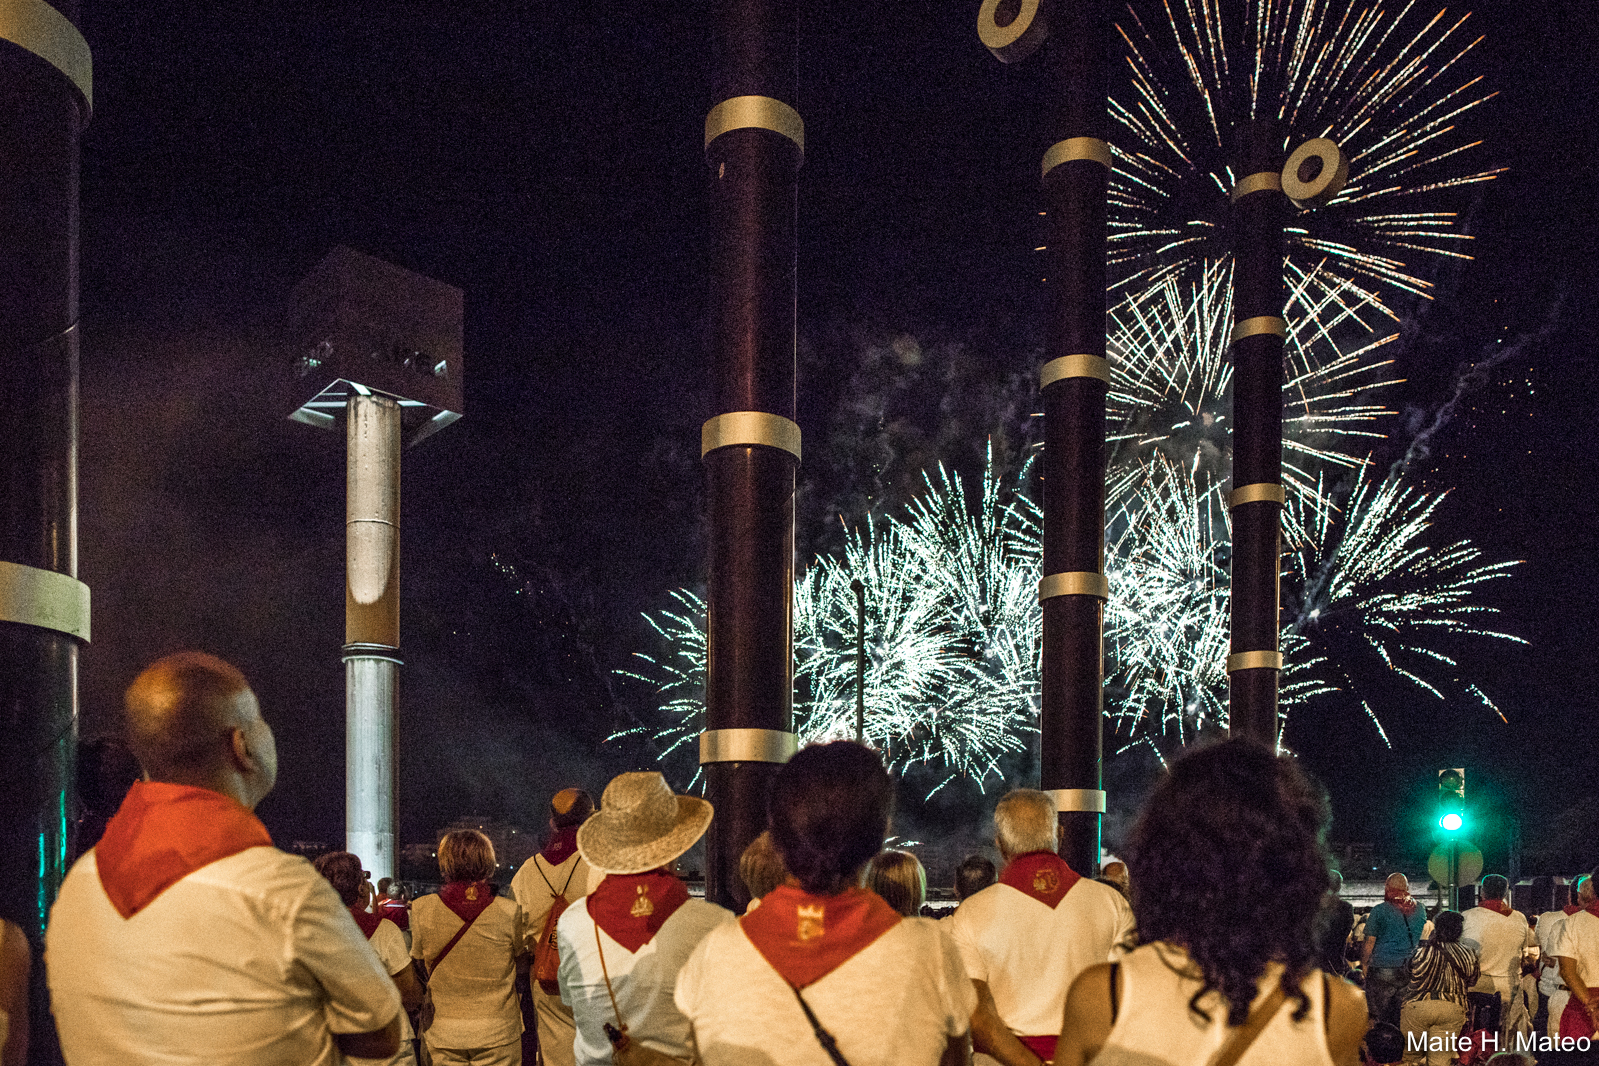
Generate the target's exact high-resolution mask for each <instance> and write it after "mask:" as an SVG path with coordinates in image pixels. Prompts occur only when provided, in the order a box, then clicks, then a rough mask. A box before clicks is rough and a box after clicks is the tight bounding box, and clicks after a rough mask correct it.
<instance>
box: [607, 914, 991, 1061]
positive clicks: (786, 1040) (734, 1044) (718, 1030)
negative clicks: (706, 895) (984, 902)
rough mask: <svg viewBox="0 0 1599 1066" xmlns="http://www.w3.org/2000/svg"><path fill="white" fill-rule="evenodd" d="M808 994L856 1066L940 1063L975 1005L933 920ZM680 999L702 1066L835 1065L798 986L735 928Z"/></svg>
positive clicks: (909, 921) (726, 930)
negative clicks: (801, 1002)
mask: <svg viewBox="0 0 1599 1066" xmlns="http://www.w3.org/2000/svg"><path fill="white" fill-rule="evenodd" d="M607 958H609V956H607ZM804 996H805V1002H806V1003H808V1004H809V1005H810V1008H811V1010H812V1011H813V1012H814V1013H815V1014H816V1019H817V1021H819V1022H820V1023H821V1025H822V1027H823V1028H825V1029H826V1030H827V1031H828V1032H830V1033H832V1034H833V1037H834V1039H836V1040H837V1041H838V1050H839V1052H840V1053H841V1054H842V1055H843V1056H844V1058H846V1059H847V1060H849V1062H850V1066H937V1063H938V1062H939V1060H940V1058H941V1057H942V1056H943V1054H944V1050H945V1048H946V1047H948V1045H949V1040H950V1038H951V1037H959V1036H962V1035H964V1034H965V1032H966V1030H967V1027H968V1026H969V1025H970V1024H971V1017H972V1011H973V1010H974V1009H976V1007H977V993H976V991H974V990H973V988H972V983H971V981H969V980H968V979H967V977H966V971H965V970H964V969H963V968H962V966H961V961H960V955H959V954H958V953H957V952H956V950H955V945H954V943H953V942H952V941H951V940H950V938H949V935H948V934H947V933H945V932H944V930H943V928H942V923H939V922H936V921H934V920H932V919H931V918H905V919H903V920H901V921H900V922H898V923H896V924H895V925H894V927H893V928H892V929H890V930H889V931H888V932H886V933H884V934H883V935H882V936H880V937H878V938H877V939H876V940H874V941H872V943H870V944H868V945H867V946H866V947H865V948H862V949H861V951H860V952H859V953H858V954H856V955H854V956H853V957H851V958H850V959H848V960H847V961H845V962H844V963H843V964H842V965H840V966H839V967H838V968H837V969H835V970H833V971H832V972H831V973H829V974H828V975H827V976H825V977H823V978H822V979H821V980H819V981H816V982H815V983H813V984H811V985H808V986H807V987H806V988H805V989H804ZM676 1000H677V1009H678V1010H680V1011H682V1012H683V1015H684V1016H685V1017H687V1018H688V1020H689V1025H690V1026H691V1027H692V1028H693V1032H694V1042H695V1044H696V1045H697V1047H698V1048H699V1061H700V1063H701V1064H702V1066H775V1064H777V1063H782V1066H832V1060H831V1059H830V1058H828V1056H827V1052H825V1051H823V1050H822V1046H821V1045H820V1044H819V1043H817V1040H816V1034H815V1032H813V1031H812V1029H811V1026H810V1023H809V1022H807V1021H806V1020H805V1012H804V1011H803V1010H802V1009H801V1008H800V1005H799V1001H798V1000H797V999H795V997H794V989H793V988H791V987H790V986H789V984H788V982H786V981H784V980H783V978H782V977H780V976H778V973H777V971H776V970H774V969H772V966H771V964H770V963H768V962H767V961H766V959H764V958H763V957H762V956H761V953H760V952H759V951H757V950H756V948H755V945H754V944H752V943H750V939H749V937H747V936H745V935H744V930H743V929H742V928H741V927H740V926H739V925H738V923H737V922H727V923H725V924H722V925H718V926H717V927H716V928H715V929H713V930H711V931H710V933H708V934H707V935H706V936H705V939H703V940H702V941H700V946H699V947H698V948H696V949H695V950H694V953H693V954H692V955H691V956H689V960H688V962H687V963H685V964H684V966H683V969H682V971H681V972H680V973H679V974H678V975H677V995H676Z"/></svg>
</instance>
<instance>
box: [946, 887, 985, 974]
mask: <svg viewBox="0 0 1599 1066" xmlns="http://www.w3.org/2000/svg"><path fill="white" fill-rule="evenodd" d="M967 902H969V901H963V902H962V903H961V905H960V906H959V907H956V908H955V913H954V914H952V915H950V916H949V918H948V919H946V920H947V921H948V922H949V939H950V940H952V941H953V942H954V944H955V950H956V951H957V952H958V953H959V956H960V961H961V963H962V965H964V966H965V968H966V977H967V979H968V981H985V982H986V981H987V980H988V963H987V962H986V961H985V960H984V958H983V952H982V949H981V948H979V947H978V945H977V938H976V936H975V933H976V930H974V929H973V928H972V924H973V922H972V912H971V910H970V909H969V908H968V906H967ZM972 994H973V995H974V996H975V995H976V992H973V993H972Z"/></svg>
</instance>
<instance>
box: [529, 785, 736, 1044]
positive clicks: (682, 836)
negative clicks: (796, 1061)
mask: <svg viewBox="0 0 1599 1066" xmlns="http://www.w3.org/2000/svg"><path fill="white" fill-rule="evenodd" d="M711 815H712V810H711V805H710V804H709V803H708V802H706V801H705V800H702V799H700V798H698V797H696V796H677V795H673V793H672V789H671V786H669V785H668V784H667V783H666V778H664V777H662V776H661V774H660V773H659V772H657V771H654V770H651V771H646V772H643V773H630V774H619V775H618V776H617V777H616V778H615V779H613V780H612V781H611V783H610V784H609V785H607V786H605V794H604V795H603V796H602V797H601V800H600V809H599V810H598V811H597V812H596V813H595V814H594V816H593V817H592V818H590V819H588V820H587V821H586V822H584V823H583V828H582V829H580V830H578V834H577V846H578V850H579V851H581V852H582V853H583V861H584V862H586V863H587V864H588V866H589V869H591V870H594V871H596V872H598V873H599V874H600V875H601V880H600V882H599V883H598V884H597V885H595V886H594V887H593V889H591V890H590V891H589V894H588V895H586V896H584V897H583V898H582V899H580V900H578V901H577V902H576V903H574V904H572V906H570V907H568V908H567V909H566V912H565V913H563V914H562V915H561V923H560V927H559V936H560V947H561V1000H562V1002H564V1003H566V1004H567V1005H568V1006H569V1007H571V1008H572V1015H573V1018H574V1019H575V1020H576V1023H577V1038H576V1041H575V1043H574V1046H573V1053H574V1057H575V1058H576V1060H577V1062H578V1064H579V1066H611V1062H612V1054H613V1052H615V1053H619V1054H621V1055H623V1056H624V1057H644V1058H653V1056H651V1055H650V1054H649V1053H650V1052H654V1053H656V1054H659V1055H665V1056H667V1057H668V1058H669V1059H672V1060H681V1061H683V1062H687V1061H689V1060H691V1059H693V1057H694V1049H693V1046H692V1045H691V1044H690V1042H689V1027H688V1019H687V1018H685V1017H683V1014H682V1012H681V1011H679V1010H678V1008H677V1003H676V1002H675V1000H674V999H673V994H674V993H675V992H676V989H677V976H678V972H679V971H680V970H681V969H682V968H683V963H684V962H686V961H687V960H688V957H689V955H690V954H691V953H692V952H693V950H694V949H695V948H696V947H698V946H699V943H700V941H701V940H703V939H705V936H706V934H708V933H709V932H710V931H711V930H712V929H715V928H717V927H718V926H720V925H722V924H723V923H726V922H731V921H732V920H733V915H732V913H731V912H730V911H728V910H726V909H724V908H722V907H719V906H717V905H716V904H714V903H711V902H708V901H706V900H703V899H691V898H689V894H688V889H687V888H686V887H685V886H684V884H683V882H682V881H680V880H678V878H677V876H676V875H675V874H674V873H673V872H672V864H673V863H674V862H676V860H677V858H678V857H679V856H681V855H682V854H683V853H684V852H686V851H687V850H688V849H689V848H691V847H693V846H694V842H695V841H697V840H699V838H700V837H701V836H703V835H704V834H705V830H706V828H707V827H708V826H709V825H710V824H711ZM607 1025H610V1026H612V1027H613V1028H614V1029H616V1030H617V1032H618V1033H619V1034H621V1036H620V1037H619V1038H613V1037H610V1036H608V1034H607V1032H606V1028H605V1027H606V1026H607ZM613 1040H616V1041H617V1043H618V1045H619V1046H615V1047H613Z"/></svg>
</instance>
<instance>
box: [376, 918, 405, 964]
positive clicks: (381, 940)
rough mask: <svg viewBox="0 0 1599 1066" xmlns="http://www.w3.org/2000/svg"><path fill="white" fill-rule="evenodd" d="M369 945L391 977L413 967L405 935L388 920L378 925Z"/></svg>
mask: <svg viewBox="0 0 1599 1066" xmlns="http://www.w3.org/2000/svg"><path fill="white" fill-rule="evenodd" d="M367 943H368V944H371V945H372V950H373V951H375V952H377V953H378V960H379V961H380V962H382V963H383V968H384V969H385V970H387V971H388V972H389V976H390V977H393V976H394V975H395V974H397V973H399V972H400V971H401V970H403V969H405V968H406V967H407V966H409V965H411V953H410V952H409V951H407V950H406V948H405V934H404V933H402V932H400V927H399V926H397V925H395V924H394V923H393V922H391V921H389V920H388V919H387V918H385V919H383V920H382V921H381V922H379V923H378V930H377V932H375V933H373V934H372V939H371V940H368V941H367Z"/></svg>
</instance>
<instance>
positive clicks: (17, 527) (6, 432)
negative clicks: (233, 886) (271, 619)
mask: <svg viewBox="0 0 1599 1066" xmlns="http://www.w3.org/2000/svg"><path fill="white" fill-rule="evenodd" d="M26 6H27V8H28V10H25V11H22V12H17V13H14V14H18V15H26V16H28V17H26V18H15V19H10V18H8V19H4V20H0V36H4V37H7V38H9V39H10V42H11V43H9V44H5V45H0V235H3V237H0V736H3V738H4V739H3V740H0V916H3V917H5V918H7V919H9V920H11V921H13V922H15V923H16V924H17V925H19V926H21V927H22V928H23V929H24V930H25V931H26V932H27V933H28V936H29V939H30V940H31V941H32V943H33V948H34V969H33V973H34V982H33V996H32V1001H31V1002H32V1009H31V1016H32V1023H33V1024H32V1029H33V1034H34V1035H33V1043H34V1048H35V1050H34V1051H33V1053H32V1061H34V1062H46V1061H50V1060H51V1058H52V1057H53V1056H54V1055H55V1054H56V1052H55V1050H54V1045H55V1041H54V1029H53V1027H52V1025H51V1023H50V1015H49V1006H48V1002H47V1001H46V998H45V995H44V967H43V965H42V962H41V961H40V949H41V946H42V944H41V932H42V930H43V928H44V922H45V918H46V916H47V914H48V912H49V908H50V904H51V903H53V902H54V901H55V896H56V891H57V889H58V888H59V887H60V885H61V879H62V877H63V876H65V874H66V866H67V859H68V855H69V850H70V840H69V830H70V826H71V823H72V778H73V765H74V760H75V754H76V751H75V749H76V741H77V714H78V695H77V692H78V689H77V680H78V678H77V672H78V644H79V641H80V640H87V639H88V635H89V631H88V626H89V604H88V589H87V588H85V587H84V586H83V585H82V584H80V583H79V582H78V581H77V580H76V578H77V570H78V523H77V516H78V334H77V329H76V325H77V320H78V134H79V130H80V128H81V127H82V125H83V123H84V122H85V120H86V119H87V117H88V95H87V94H88V68H89V56H88V48H87V46H86V45H84V43H83V38H82V37H81V36H79V35H78V32H77V30H76V29H74V28H73V26H72V24H71V22H69V21H68V18H69V17H70V18H75V17H76V16H77V5H76V3H75V2H62V0H58V2H57V4H56V8H51V7H48V6H46V5H45V4H43V3H39V4H37V6H36V7H35V5H32V4H29V5H26ZM57 8H59V9H60V10H59V11H58V10H57Z"/></svg>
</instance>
